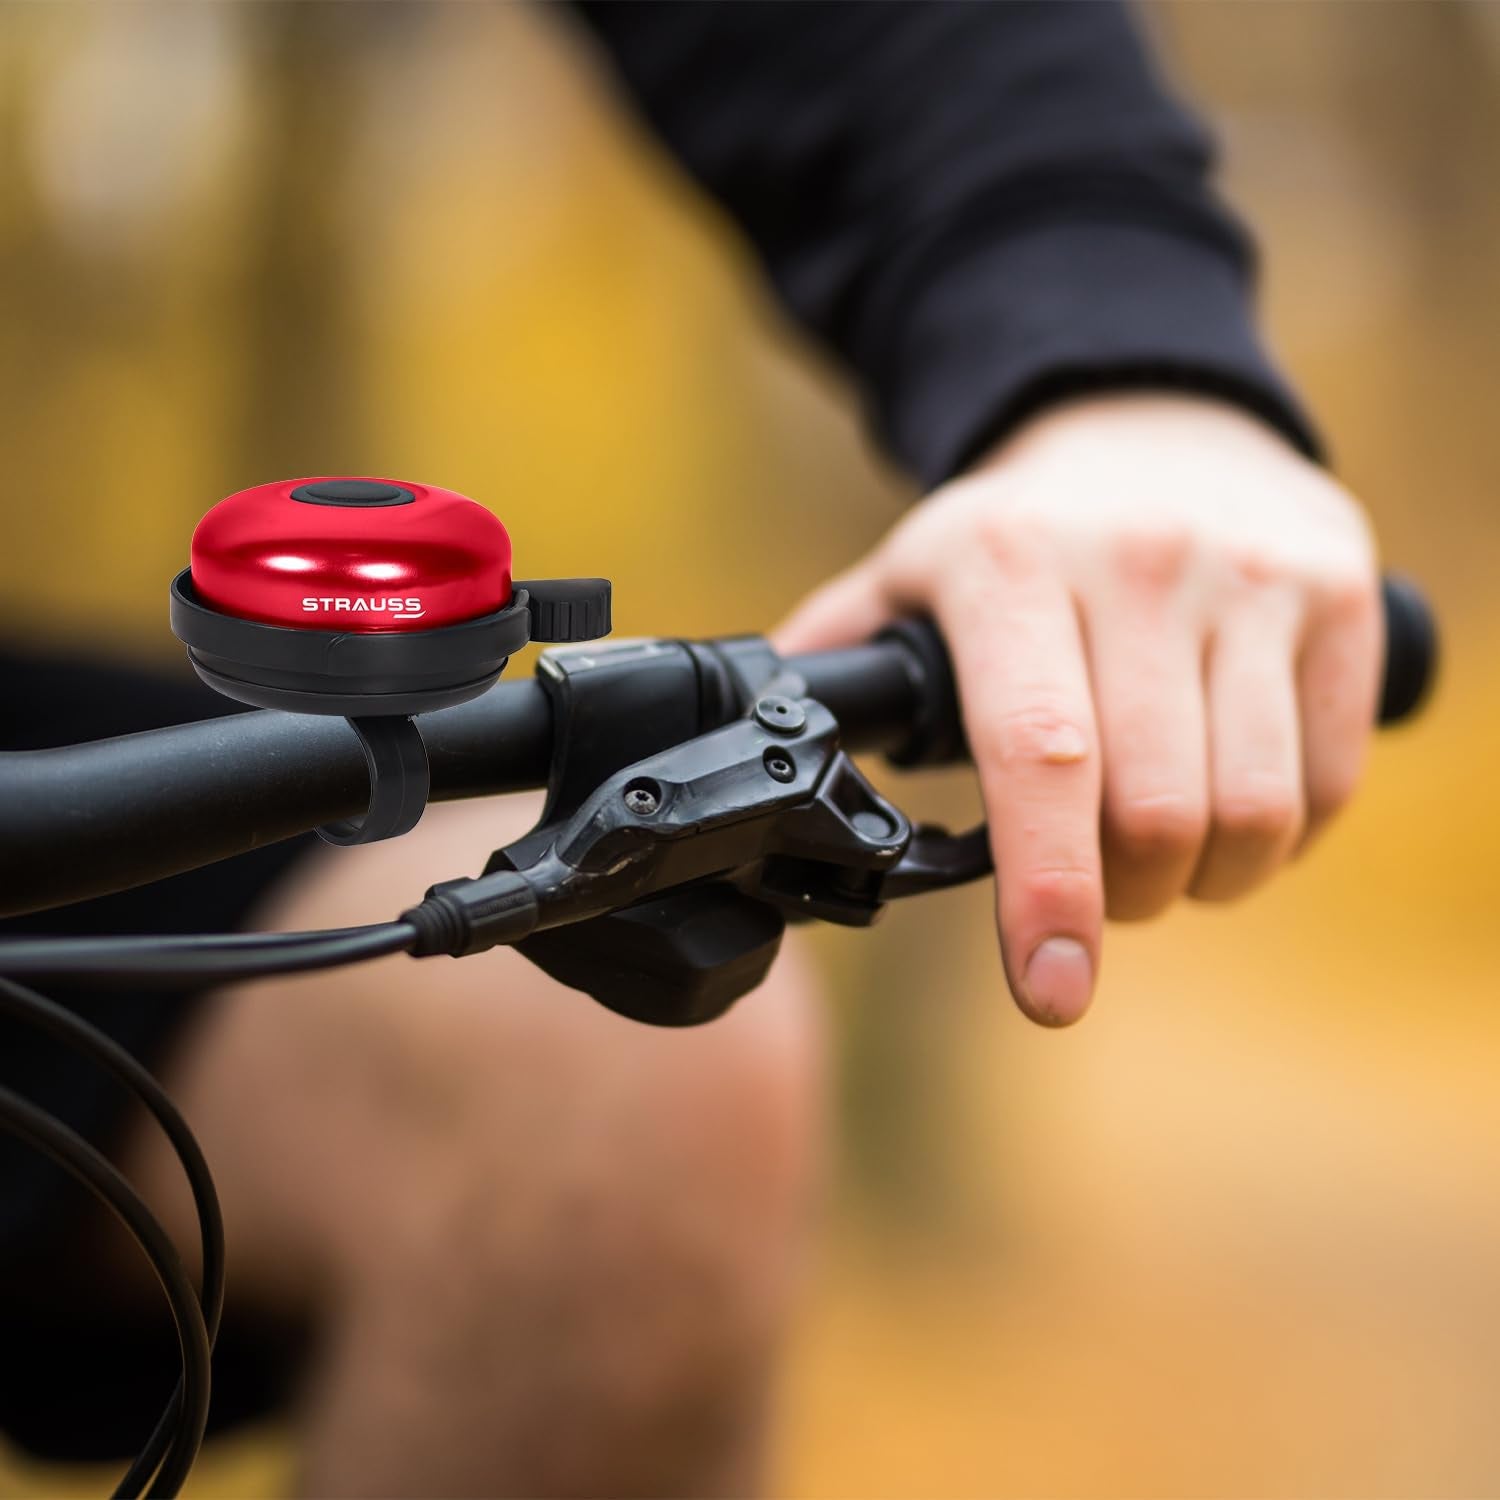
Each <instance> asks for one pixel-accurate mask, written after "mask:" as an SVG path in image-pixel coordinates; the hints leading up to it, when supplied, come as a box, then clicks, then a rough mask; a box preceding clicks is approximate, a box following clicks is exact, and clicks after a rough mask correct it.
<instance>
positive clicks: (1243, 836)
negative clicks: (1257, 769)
mask: <svg viewBox="0 0 1500 1500" xmlns="http://www.w3.org/2000/svg"><path fill="white" fill-rule="evenodd" d="M1302 820H1303V806H1302V797H1301V795H1300V793H1299V792H1298V791H1297V789H1296V788H1295V787H1292V786H1289V785H1284V784H1281V783H1274V784H1273V783H1266V784H1263V785H1257V786H1244V787H1236V788H1232V789H1230V790H1228V791H1226V792H1225V793H1224V794H1223V795H1221V796H1220V797H1219V798H1218V799H1217V801H1216V802H1215V805H1214V823H1215V824H1216V826H1217V827H1218V830H1219V831H1220V832H1221V833H1222V834H1224V835H1225V836H1226V837H1227V838H1230V839H1233V840H1234V841H1235V842H1237V843H1250V844H1274V843H1278V842H1279V841H1281V840H1282V839H1284V838H1286V837H1287V836H1288V835H1290V834H1292V833H1295V832H1296V830H1297V829H1299V828H1300V827H1301V826H1302Z"/></svg>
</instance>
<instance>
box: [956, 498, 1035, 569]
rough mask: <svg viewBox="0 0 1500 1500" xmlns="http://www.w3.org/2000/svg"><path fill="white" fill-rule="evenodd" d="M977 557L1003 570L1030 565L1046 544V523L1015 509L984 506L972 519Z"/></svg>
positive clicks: (1027, 567) (1033, 563) (1026, 567)
mask: <svg viewBox="0 0 1500 1500" xmlns="http://www.w3.org/2000/svg"><path fill="white" fill-rule="evenodd" d="M974 543H975V548H976V552H977V555H978V557H979V558H980V559H981V560H982V561H983V562H985V563H987V564H988V565H989V566H990V567H991V568H995V569H998V570H999V571H1000V572H1002V573H1016V572H1023V571H1028V570H1030V569H1031V568H1033V567H1034V566H1035V565H1036V563H1037V562H1038V560H1039V559H1040V558H1041V557H1042V556H1043V554H1044V551H1045V548H1046V545H1047V524H1046V522H1045V521H1044V520H1043V519H1042V518H1041V517H1039V516H1033V515H1028V514H1027V513H1025V512H1023V511H1019V510H1015V509H1003V510H984V511H981V512H980V513H979V515H978V516H977V517H976V519H975V521H974Z"/></svg>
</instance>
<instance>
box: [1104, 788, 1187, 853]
mask: <svg viewBox="0 0 1500 1500" xmlns="http://www.w3.org/2000/svg"><path fill="white" fill-rule="evenodd" d="M1109 822H1110V831H1111V833H1112V834H1113V835H1114V839H1115V842H1116V843H1117V844H1118V845H1120V846H1121V847H1122V849H1123V850H1124V852H1126V853H1127V854H1130V855H1133V856H1135V857H1138V858H1140V857H1150V856H1153V855H1181V854H1186V853H1189V852H1190V851H1192V850H1194V849H1196V848H1197V847H1198V846H1199V845H1200V844H1201V843H1202V842H1203V839H1204V837H1205V836H1206V834H1207V833H1208V808H1207V806H1206V805H1205V804H1204V803H1202V802H1199V801H1196V800H1194V799H1191V798H1187V797H1176V796H1167V797H1162V796H1156V797H1128V796H1127V797H1122V798H1120V799H1119V801H1118V802H1117V803H1114V804H1112V805H1111V806H1110V808H1109Z"/></svg>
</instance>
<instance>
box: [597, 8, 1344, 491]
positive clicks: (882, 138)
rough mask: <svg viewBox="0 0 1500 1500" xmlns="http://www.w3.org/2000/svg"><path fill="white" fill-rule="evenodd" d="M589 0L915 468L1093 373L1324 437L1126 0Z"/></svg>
mask: <svg viewBox="0 0 1500 1500" xmlns="http://www.w3.org/2000/svg"><path fill="white" fill-rule="evenodd" d="M578 9H579V12H580V13H581V14H582V15H583V17H584V19H585V20H586V21H587V22H588V24H589V25H590V26H591V27H592V28H593V31H594V33H595V34H596V35H597V36H598V38H599V39H600V40H601V41H602V42H603V43H604V45H605V46H606V47H607V48H608V49H609V51H610V53H611V54H612V56H613V59H614V62H615V64H616V66H617V67H618V69H619V72H620V75H621V77H622V78H623V79H624V81H625V83H626V84H627V85H628V86H629V88H630V89H631V90H632V91H633V92H634V93H635V95H636V96H637V99H638V101H639V103H640V105H641V107H642V108H643V110H644V111H645V113H646V115H647V117H648V118H649V119H650V121H651V123H652V124H653V126H654V127H655V128H656V130H657V131H658V132H659V133H660V135H661V137H662V139H663V140H664V141H665V142H666V143H667V145H668V146H670V147H671V149H672V150H673V151H674V152H675V153H676V154H677V155H678V156H679V157H680V158H681V160H682V162H683V163H684V165H685V166H686V167H687V168H688V169H689V170H690V171H691V172H692V173H693V174H694V176H695V177H696V178H697V179H698V180H699V181H700V182H701V183H702V184H703V186H704V187H706V188H707V189H708V190H709V191H710V192H711V193H712V194H714V196H715V197H717V198H718V199H719V201H720V202H721V203H722V204H723V205H724V207H725V208H726V209H728V211H729V212H730V214H731V215H733V217H734V218H735V219H736V220H737V221H738V222H739V224H740V226H741V228H743V229H744V231H745V233H746V234H748V235H749V237H750V239H751V240H752V241H753V243H754V246H755V248H756V250H757V251H758V253H759V255H760V257H761V259H762V260H763V261H764V263H765V266H766V269H767V271H768V272H769V274H770V277H771V280H772V282H773V283H774V284H775V286H776V288H777V290H778V291H779V292H780V295H781V297H782V298H783V300H784V301H785V303H786V305H787V307H788V308H789V309H790V310H791V312H792V313H793V315H794V316H795V317H796V318H797V319H798V320H799V321H800V322H802V323H803V324H804V325H806V327H807V328H809V329H810V330H812V332H814V333H815V334H817V335H818V336H819V337H820V338H821V339H822V340H823V341H824V342H825V343H826V344H827V345H828V346H829V347H830V348H831V349H832V350H833V351H834V352H835V354H836V355H837V356H838V357H839V358H840V359H841V360H842V361H843V362H844V364H845V365H846V366H847V367H848V368H849V370H850V371H852V373H853V375H854V376H855V378H856V379H857V380H858V382H859V384H860V386H861V388H862V390H863V392H864V394H865V397H866V401H867V405H868V407H869V410H870V416H871V420H872V422H873V424H874V426H875V427H876V429H877V431H878V432H879V433H880V434H881V435H882V436H883V438H884V440H885V442H886V443H887V444H888V445H889V447H890V449H891V450H892V452H893V453H894V454H895V455H896V457H897V458H898V459H899V460H900V461H901V462H902V463H904V464H905V465H907V466H908V467H909V468H910V469H911V470H912V471H913V472H914V473H915V474H916V475H917V476H918V477H919V478H920V479H922V480H923V481H924V482H925V483H926V484H929V485H931V484H935V483H937V482H938V481H939V480H941V479H945V478H948V477H949V476H950V475H952V474H953V473H955V472H956V471H957V470H959V469H960V468H962V467H963V465H964V464H965V463H966V462H967V461H968V460H969V459H971V458H973V457H975V456H977V454H978V453H979V452H980V451H981V450H982V449H983V448H984V447H986V446H987V445H988V444H989V443H991V442H993V441H994V440H995V439H996V438H998V437H999V436H1000V435H1002V434H1003V433H1004V432H1005V431H1006V430H1007V429H1009V428H1010V427H1012V426H1014V425H1015V423H1017V422H1018V421H1019V420H1020V419H1021V418H1022V417H1024V416H1025V415H1027V414H1028V413H1029V412H1031V411H1032V410H1034V409H1035V408H1036V407H1038V406H1040V405H1041V404H1043V403H1045V402H1048V401H1051V400H1055V399H1057V398H1058V397H1061V396H1066V395H1071V394H1075V393H1077V392H1080V391H1085V390H1090V389H1118V388H1121V387H1131V386H1154V387H1167V388H1174V387H1175V388H1179V389H1187V390H1194V391H1200V392H1205V393H1211V394H1216V395H1221V396H1224V397H1227V398H1229V399H1230V400H1233V401H1236V402H1238V403H1239V404H1241V405H1243V406H1245V407H1248V408H1249V409H1251V410H1252V411H1255V412H1257V413H1258V414H1259V415H1261V416H1262V417H1264V418H1265V419H1266V420H1267V421H1269V422H1271V423H1272V424H1273V425H1275V426H1276V427H1278V428H1279V429H1280V430H1281V431H1282V432H1283V433H1285V435H1286V436H1287V437H1288V438H1289V439H1290V440H1291V441H1292V442H1293V443H1295V444H1296V445H1297V446H1298V447H1299V448H1301V449H1302V450H1303V451H1305V452H1308V453H1310V454H1315V453H1316V451H1317V440H1316V438H1315V437H1314V435H1313V433H1312V430H1311V428H1310V427H1309V425H1308V423H1307V420H1306V418H1305V417H1304V415H1303V414H1302V412H1301V410H1300V408H1299V407H1298V405H1297V403H1296V401H1295V399H1294V398H1293V396H1292V395H1291V394H1290V392H1289V391H1288V390H1287V388H1286V386H1285V385H1284V384H1283V383H1282V381H1281V379H1280V377H1279V376H1278V375H1277V373H1276V371H1275V370H1274V369H1273V368H1272V366H1271V364H1270V363H1269V361H1268V360H1267V358H1266V356H1265V354H1264V353H1263V352H1262V350H1261V347H1260V344H1259V342H1258V339H1257V337H1256V333H1255V328H1254V325H1253V321H1252V309H1251V296H1250V281H1251V272H1252V255H1251V250H1250V247H1249V244H1248V242H1247V240H1246V238H1245V235H1244V233H1243V232H1242V230H1241V229H1240V227H1239V226H1238V225H1237V224H1236V223H1235V221H1234V220H1233V219H1232V218H1231V217H1230V216H1229V214H1228V212H1227V211H1226V210H1225V209H1224V208H1223V206H1222V205H1221V204H1220V203H1219V202H1218V201H1217V199H1216V198H1215V197H1214V194H1213V192H1212V189H1211V187H1210V185H1209V181H1208V172H1209V168H1210V166H1211V164H1212V151H1211V148H1210V144H1209V141H1208V139H1207V137H1206V135H1205V133H1204V131H1203V129H1202V127H1201V126H1200V125H1199V124H1198V123H1197V122H1196V121H1195V120H1194V119H1193V118H1192V117H1191V116H1190V115H1188V114H1187V113H1185V112H1184V111H1183V109H1182V108H1181V107H1180V106H1178V105H1177V104H1175V103H1174V102H1173V101H1172V100H1171V99H1170V98H1169V97H1168V96H1167V95H1166V93H1165V92H1164V90H1163V87H1162V84H1161V82H1160V80H1159V79H1158V78H1157V77H1156V75H1155V73H1154V71H1153V69H1152V67H1151V64H1150V61H1149V59H1148V57H1147V55H1146V52H1145V50H1144V48H1143V47H1142V45H1141V41H1140V38H1139V37H1138V36H1137V35H1136V32H1135V30H1134V29H1133V27H1132V24H1131V19H1130V16H1129V14H1128V13H1127V11H1126V10H1125V8H1124V7H1123V6H1121V5H1119V4H1115V3H1109V0H1090V3H1083V4H1072V5H1066V4H1061V3H1058V0H1003V3H1002V0H989V3H976V0H914V3H887V0H874V3H859V0H834V3H823V0H817V3H809V0H804V3H799V4H762V5H757V4H746V3H740V4H698V5H686V4H670V3H665V4H664V3H656V0H592V3H590V0H585V3H582V4H580V5H579V6H578Z"/></svg>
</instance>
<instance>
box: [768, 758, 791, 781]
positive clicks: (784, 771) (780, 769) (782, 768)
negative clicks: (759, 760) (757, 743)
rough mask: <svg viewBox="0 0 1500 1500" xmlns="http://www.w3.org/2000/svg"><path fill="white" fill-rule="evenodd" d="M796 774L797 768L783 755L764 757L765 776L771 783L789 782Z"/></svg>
mask: <svg viewBox="0 0 1500 1500" xmlns="http://www.w3.org/2000/svg"><path fill="white" fill-rule="evenodd" d="M796 774H797V768H796V766H794V765H793V764H792V763H791V761H789V760H788V759H787V758H786V756H784V755H768V756H767V757H766V775H767V776H769V777H770V778H771V780H772V781H791V780H792V779H793V778H794V777H795V776H796Z"/></svg>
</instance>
